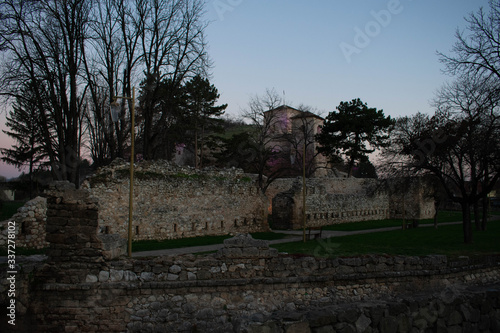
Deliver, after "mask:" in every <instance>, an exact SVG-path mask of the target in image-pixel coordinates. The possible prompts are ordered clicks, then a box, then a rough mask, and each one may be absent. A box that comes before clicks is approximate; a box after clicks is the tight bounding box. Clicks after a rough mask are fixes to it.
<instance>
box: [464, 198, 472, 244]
mask: <svg viewBox="0 0 500 333" xmlns="http://www.w3.org/2000/svg"><path fill="white" fill-rule="evenodd" d="M462 222H463V230H464V243H465V244H472V222H471V214H470V205H469V203H467V202H465V203H462Z"/></svg>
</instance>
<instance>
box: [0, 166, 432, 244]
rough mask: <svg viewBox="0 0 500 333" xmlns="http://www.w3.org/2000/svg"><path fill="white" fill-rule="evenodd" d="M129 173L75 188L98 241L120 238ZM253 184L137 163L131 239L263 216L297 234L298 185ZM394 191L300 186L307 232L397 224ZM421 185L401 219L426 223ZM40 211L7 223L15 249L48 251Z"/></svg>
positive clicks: (356, 185) (240, 225)
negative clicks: (91, 202)
mask: <svg viewBox="0 0 500 333" xmlns="http://www.w3.org/2000/svg"><path fill="white" fill-rule="evenodd" d="M129 166H130V164H128V163H125V162H123V161H120V160H117V161H115V162H113V163H112V164H111V165H109V166H107V167H104V168H102V169H100V170H99V171H98V172H97V173H96V174H95V175H94V176H93V177H91V178H90V179H88V180H86V181H85V182H84V183H83V184H82V188H83V189H87V190H88V191H89V192H90V193H91V194H92V196H93V197H95V198H96V199H97V201H98V202H99V205H100V210H99V220H98V226H99V231H100V233H101V234H102V235H111V234H118V235H119V236H121V237H122V238H127V237H128V219H129V191H130V183H129ZM254 178H255V177H254V175H247V174H244V173H243V171H242V170H239V169H223V170H216V169H206V170H201V171H200V170H195V169H192V168H183V167H178V166H175V165H171V164H169V163H168V162H165V161H155V162H147V161H146V162H142V163H139V164H138V165H137V166H136V168H135V178H134V195H133V202H134V204H133V205H134V206H133V223H132V224H133V226H132V233H133V238H134V240H163V239H175V238H186V237H197V236H205V235H227V234H233V235H234V234H238V233H251V232H261V231H267V230H269V224H268V214H272V218H273V225H272V226H273V228H278V229H299V228H302V220H303V218H302V210H303V208H302V202H303V200H302V179H301V178H293V179H277V180H275V181H274V182H273V183H272V184H271V186H270V187H269V188H268V189H267V191H266V195H263V194H262V193H261V190H260V189H259V188H258V187H257V186H256V183H255V179H254ZM398 186H399V185H398V183H397V182H394V184H392V185H391V184H390V186H385V185H384V184H383V183H382V182H380V181H377V180H374V179H356V178H326V177H325V178H311V179H307V186H306V187H307V193H306V216H307V227H319V226H325V225H330V224H335V223H349V222H355V221H363V220H380V219H386V218H389V217H391V218H394V217H397V216H396V215H397V212H398V211H400V210H401V209H400V208H401V207H399V206H401V202H399V201H397V198H401V195H400V194H398V193H399V192H401V191H399V192H398V191H397V190H398ZM422 186H423V185H422V184H421V182H415V184H413V186H412V187H411V188H410V187H408V189H410V190H408V191H405V193H406V192H407V193H406V204H405V207H406V211H407V215H406V217H407V218H408V219H410V218H430V217H432V216H433V213H434V206H433V202H431V201H430V199H429V198H425V196H424V195H423V194H422V193H423V192H422V191H421V190H420V189H421V188H422ZM399 190H401V189H399ZM395 198H396V199H395ZM396 201H397V202H396ZM400 201H401V200H400ZM398 205H399V206H398ZM45 211H46V199H45V198H36V199H34V200H32V201H30V202H28V203H27V204H26V206H24V207H22V208H20V209H19V212H18V213H17V214H16V215H15V216H14V219H15V221H16V228H17V229H16V232H17V234H16V240H17V244H18V246H20V247H27V248H37V249H40V248H45V247H47V246H48V242H47V241H46V239H45V223H46V216H45ZM412 212H413V213H412ZM399 217H400V216H399ZM3 223H4V224H5V223H7V222H3ZM6 237H7V226H6V225H4V226H3V228H2V226H0V245H1V244H5V243H6V239H7V238H6ZM103 237H104V236H103ZM106 237H108V236H106ZM113 237H115V236H113ZM108 238H109V237H108Z"/></svg>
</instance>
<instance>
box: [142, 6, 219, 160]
mask: <svg viewBox="0 0 500 333" xmlns="http://www.w3.org/2000/svg"><path fill="white" fill-rule="evenodd" d="M203 4H204V3H203V1H201V0H174V1H140V0H138V1H137V8H138V9H137V11H138V13H139V15H140V16H141V18H142V22H143V29H142V30H141V31H139V34H140V36H141V47H142V49H141V52H142V55H141V57H142V58H141V61H142V63H143V64H144V73H145V75H146V79H145V82H146V83H147V86H146V90H147V91H148V94H149V98H148V99H147V100H144V103H143V104H142V105H141V110H140V112H141V117H142V120H143V124H142V140H143V155H144V157H145V158H146V159H150V158H153V157H154V150H155V149H156V148H155V147H158V146H159V145H160V140H159V139H160V137H161V133H162V130H161V129H162V128H163V127H164V124H165V122H166V121H167V120H168V118H169V113H171V112H174V110H172V109H169V105H165V104H164V105H163V108H161V109H159V108H158V107H157V106H158V104H159V103H160V100H161V99H162V98H163V97H164V96H160V94H159V92H160V90H161V88H160V84H169V85H171V87H168V89H167V92H168V91H170V92H175V91H177V90H178V89H179V87H180V86H181V84H182V83H183V81H184V80H186V79H188V78H190V77H192V76H194V75H196V74H205V71H206V70H207V68H208V67H209V60H208V56H207V53H206V41H205V36H204V30H205V28H206V25H207V23H206V22H205V21H204V20H203V13H204V12H203V11H204V6H203Z"/></svg>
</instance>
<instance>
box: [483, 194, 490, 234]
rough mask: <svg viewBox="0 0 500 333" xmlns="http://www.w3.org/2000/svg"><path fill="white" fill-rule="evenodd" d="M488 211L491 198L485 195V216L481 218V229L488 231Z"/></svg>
mask: <svg viewBox="0 0 500 333" xmlns="http://www.w3.org/2000/svg"><path fill="white" fill-rule="evenodd" d="M488 213H489V198H488V197H487V196H484V197H483V216H482V219H481V231H486V225H487V223H488Z"/></svg>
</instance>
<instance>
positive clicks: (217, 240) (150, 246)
mask: <svg viewBox="0 0 500 333" xmlns="http://www.w3.org/2000/svg"><path fill="white" fill-rule="evenodd" d="M251 235H252V237H253V238H255V239H265V240H273V239H281V238H283V237H285V236H286V235H285V234H279V233H274V232H256V233H252V234H251ZM231 237H233V236H230V235H224V236H203V237H192V238H182V239H166V240H161V241H136V242H134V243H133V244H132V251H133V252H142V251H154V250H166V249H176V248H181V247H191V246H203V245H213V244H222V243H223V242H224V239H227V238H231Z"/></svg>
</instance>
